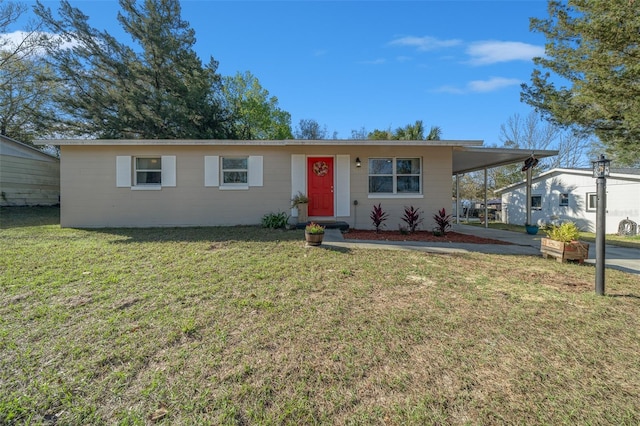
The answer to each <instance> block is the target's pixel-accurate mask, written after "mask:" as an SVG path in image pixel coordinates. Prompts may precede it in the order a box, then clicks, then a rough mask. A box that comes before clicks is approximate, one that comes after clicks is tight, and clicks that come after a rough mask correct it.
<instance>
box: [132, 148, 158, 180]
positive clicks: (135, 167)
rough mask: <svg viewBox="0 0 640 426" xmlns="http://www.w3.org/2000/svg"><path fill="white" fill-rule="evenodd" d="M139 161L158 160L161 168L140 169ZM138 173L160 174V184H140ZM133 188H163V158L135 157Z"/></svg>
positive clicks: (150, 156) (151, 156)
mask: <svg viewBox="0 0 640 426" xmlns="http://www.w3.org/2000/svg"><path fill="white" fill-rule="evenodd" d="M138 160H157V161H158V162H159V163H160V164H159V165H158V166H159V167H158V168H157V169H139V168H138ZM138 173H159V174H160V182H158V183H144V182H138ZM133 186H135V187H139V186H144V187H154V186H157V187H162V157H161V156H153V155H139V156H136V157H133Z"/></svg>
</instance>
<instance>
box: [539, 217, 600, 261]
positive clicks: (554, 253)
mask: <svg viewBox="0 0 640 426" xmlns="http://www.w3.org/2000/svg"><path fill="white" fill-rule="evenodd" d="M578 237H580V229H578V225H576V224H575V223H574V222H564V223H562V224H561V225H551V227H550V228H549V229H548V230H547V238H542V239H541V242H540V252H541V253H542V256H543V257H544V258H545V259H546V258H547V257H549V256H551V257H554V258H555V259H557V260H558V262H564V261H565V260H577V261H578V263H583V262H584V260H585V259H586V258H587V257H588V256H589V244H587V243H583V242H580V241H578Z"/></svg>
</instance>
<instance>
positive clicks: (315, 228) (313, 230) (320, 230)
mask: <svg viewBox="0 0 640 426" xmlns="http://www.w3.org/2000/svg"><path fill="white" fill-rule="evenodd" d="M304 231H305V232H306V233H307V234H314V235H316V234H324V226H322V225H318V224H317V223H315V222H311V223H310V224H308V225H307V226H306V227H305V228H304Z"/></svg>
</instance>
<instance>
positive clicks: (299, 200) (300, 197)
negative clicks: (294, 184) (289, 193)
mask: <svg viewBox="0 0 640 426" xmlns="http://www.w3.org/2000/svg"><path fill="white" fill-rule="evenodd" d="M308 202H309V197H307V196H306V195H304V194H303V193H302V192H300V191H298V193H297V194H296V196H295V197H293V198H292V199H291V208H296V207H298V206H299V205H300V204H307V203H308Z"/></svg>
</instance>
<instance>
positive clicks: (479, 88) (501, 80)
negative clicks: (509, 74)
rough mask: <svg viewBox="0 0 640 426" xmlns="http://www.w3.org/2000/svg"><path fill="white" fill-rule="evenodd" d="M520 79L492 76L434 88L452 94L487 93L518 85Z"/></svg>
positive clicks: (520, 81)
mask: <svg viewBox="0 0 640 426" xmlns="http://www.w3.org/2000/svg"><path fill="white" fill-rule="evenodd" d="M521 83H522V80H519V79H517V78H505V77H492V78H490V79H488V80H473V81H470V82H468V83H467V84H466V86H465V87H463V88H461V87H456V86H441V87H439V88H437V89H436V90H435V92H438V93H451V94H454V95H463V94H466V93H488V92H495V91H496V90H500V89H503V88H505V87H510V86H518V85H520V84H521Z"/></svg>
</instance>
